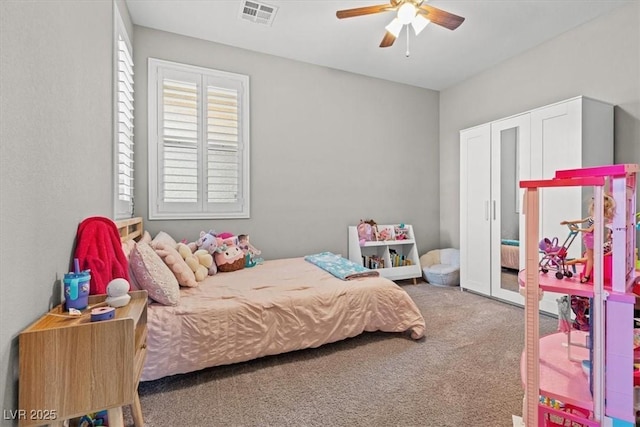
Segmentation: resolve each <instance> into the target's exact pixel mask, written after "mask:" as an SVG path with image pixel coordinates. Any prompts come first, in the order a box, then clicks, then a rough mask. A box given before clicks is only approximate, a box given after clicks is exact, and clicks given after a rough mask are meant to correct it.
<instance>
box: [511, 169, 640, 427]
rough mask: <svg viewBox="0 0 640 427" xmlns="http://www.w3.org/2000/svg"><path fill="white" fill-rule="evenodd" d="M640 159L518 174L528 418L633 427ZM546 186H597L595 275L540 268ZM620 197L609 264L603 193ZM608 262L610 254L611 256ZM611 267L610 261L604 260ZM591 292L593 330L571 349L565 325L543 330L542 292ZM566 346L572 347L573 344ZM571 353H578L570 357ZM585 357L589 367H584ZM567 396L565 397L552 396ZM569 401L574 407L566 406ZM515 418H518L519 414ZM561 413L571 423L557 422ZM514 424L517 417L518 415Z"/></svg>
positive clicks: (575, 337) (539, 422)
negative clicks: (523, 177) (559, 274)
mask: <svg viewBox="0 0 640 427" xmlns="http://www.w3.org/2000/svg"><path fill="white" fill-rule="evenodd" d="M638 170H639V167H638V165H636V164H619V165H610V166H601V167H593V168H584V169H574V170H561V171H557V172H556V174H555V177H554V178H552V179H549V180H537V181H521V182H520V187H521V188H524V189H525V195H524V214H525V230H526V247H525V254H526V255H525V256H526V264H525V269H524V270H523V271H522V272H521V273H520V276H519V280H520V284H521V286H522V287H523V289H522V290H523V293H524V295H525V313H524V314H525V343H524V351H523V354H522V360H521V377H522V380H523V384H524V389H525V399H524V404H523V421H524V425H526V426H554V425H579V426H589V427H605V426H607V427H608V426H614V427H632V426H634V425H635V410H634V384H633V382H634V347H635V346H634V319H633V315H634V311H633V309H634V303H635V295H634V294H633V292H632V288H633V284H634V282H635V280H636V270H635V254H634V251H635V248H636V228H635V207H636V192H637V181H636V175H637V173H638ZM548 187H593V196H594V200H595V202H594V203H595V209H594V215H593V217H594V244H593V247H594V254H593V272H592V276H591V278H592V281H591V283H581V282H580V277H579V275H576V276H574V277H570V278H567V277H565V278H562V279H558V278H556V277H555V275H551V274H549V275H546V274H544V273H540V271H539V257H540V255H539V252H538V242H539V240H540V238H539V219H540V215H539V207H540V205H539V193H540V189H541V188H548ZM605 192H606V193H607V194H609V195H611V196H613V198H614V200H615V206H616V211H615V216H614V218H613V222H612V224H611V228H612V251H611V255H610V258H611V259H610V271H607V273H606V276H607V277H606V279H607V280H606V283H605V271H604V270H605V262H604V254H603V249H602V248H603V241H604V240H603V238H604V236H603V234H604V231H603V230H604V219H603V202H602V200H603V198H604V195H605ZM607 262H609V261H607ZM607 270H609V268H607ZM540 291H549V292H557V293H560V294H568V295H577V296H582V297H588V298H590V300H591V308H590V316H589V317H590V320H589V322H590V330H589V331H574V332H573V333H572V334H571V338H570V339H571V342H576V343H579V344H580V345H576V348H575V349H573V350H570V351H569V352H568V351H567V333H568V332H563V331H560V332H557V333H555V334H551V335H547V336H543V337H540V332H539V317H538V316H539V311H538V310H539V292H540ZM569 347H573V346H572V345H569ZM570 353H573V356H574V357H569V355H570ZM583 361H588V363H586V364H585V365H588V367H589V370H588V374H587V375H585V372H583V366H582V365H583V363H582V362H583ZM551 401H553V402H562V404H561V405H559V404H557V403H554V404H553V405H551V404H549V402H551ZM569 408H571V410H569ZM514 419H515V418H514ZM558 420H561V421H562V422H568V423H569V424H558ZM514 424H515V421H514Z"/></svg>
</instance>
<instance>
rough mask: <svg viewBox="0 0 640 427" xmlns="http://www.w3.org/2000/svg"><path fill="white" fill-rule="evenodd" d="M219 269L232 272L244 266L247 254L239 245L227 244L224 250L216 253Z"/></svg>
mask: <svg viewBox="0 0 640 427" xmlns="http://www.w3.org/2000/svg"><path fill="white" fill-rule="evenodd" d="M214 258H215V261H216V264H217V265H218V271H222V272H225V273H227V272H231V271H237V270H241V269H243V268H244V265H245V256H244V252H243V251H242V249H240V248H239V247H238V246H235V245H234V246H227V248H226V249H225V250H224V251H221V252H216V253H215V255H214Z"/></svg>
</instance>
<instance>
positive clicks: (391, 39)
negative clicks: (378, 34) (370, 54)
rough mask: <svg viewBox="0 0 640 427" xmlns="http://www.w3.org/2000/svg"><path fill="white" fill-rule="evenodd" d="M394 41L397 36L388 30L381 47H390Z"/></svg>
mask: <svg viewBox="0 0 640 427" xmlns="http://www.w3.org/2000/svg"><path fill="white" fill-rule="evenodd" d="M394 41H396V36H394V35H393V34H391V33H390V32H389V31H387V32H386V33H385V34H384V37H383V38H382V41H381V42H380V47H389V46H391V45H392V44H393V42H394Z"/></svg>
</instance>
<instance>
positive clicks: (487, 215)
mask: <svg viewBox="0 0 640 427" xmlns="http://www.w3.org/2000/svg"><path fill="white" fill-rule="evenodd" d="M484 220H485V221H489V201H488V200H485V201H484Z"/></svg>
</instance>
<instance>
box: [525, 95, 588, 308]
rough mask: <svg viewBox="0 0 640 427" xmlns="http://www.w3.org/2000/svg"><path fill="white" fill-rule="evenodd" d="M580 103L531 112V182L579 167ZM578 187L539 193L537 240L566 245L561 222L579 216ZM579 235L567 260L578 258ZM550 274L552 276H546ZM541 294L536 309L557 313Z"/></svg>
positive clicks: (552, 298)
mask: <svg viewBox="0 0 640 427" xmlns="http://www.w3.org/2000/svg"><path fill="white" fill-rule="evenodd" d="M581 117H582V100H581V99H573V100H570V101H567V102H562V103H558V104H554V105H550V106H548V107H543V108H539V109H537V110H534V111H532V112H531V146H532V153H531V154H532V155H531V157H532V177H531V178H532V179H550V178H553V176H554V175H555V172H556V171H558V170H563V169H577V168H581V167H582V126H581ZM582 199H583V196H582V188H581V187H574V188H569V187H562V188H543V189H541V190H540V232H541V235H540V236H538V240H540V239H542V238H544V237H548V238H554V237H557V238H558V241H559V244H565V245H568V244H569V242H566V243H565V241H566V239H567V237H568V236H569V228H568V227H567V226H565V225H560V222H561V221H563V220H573V219H579V218H582V217H583V212H582V207H583V205H584V204H585V202H586V201H585V200H582ZM581 252H582V240H581V236H580V235H577V236H576V238H575V240H574V241H573V242H572V243H571V244H570V245H569V255H568V257H569V258H577V257H580V254H581ZM549 274H552V273H549ZM559 296H560V295H559V294H555V293H551V292H545V294H544V297H543V300H542V301H541V302H540V309H541V310H543V311H547V312H550V313H553V314H557V312H558V306H557V303H556V301H555V300H556V298H558V297H559Z"/></svg>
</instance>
